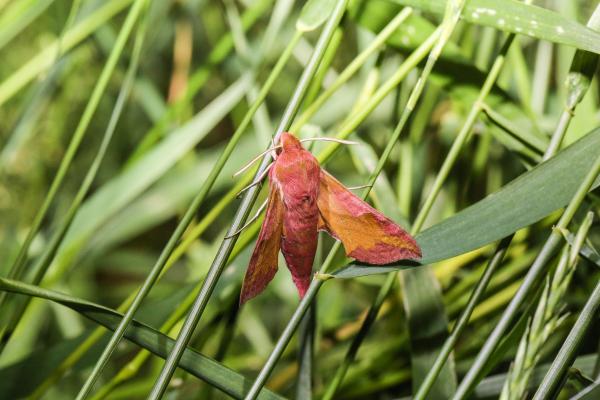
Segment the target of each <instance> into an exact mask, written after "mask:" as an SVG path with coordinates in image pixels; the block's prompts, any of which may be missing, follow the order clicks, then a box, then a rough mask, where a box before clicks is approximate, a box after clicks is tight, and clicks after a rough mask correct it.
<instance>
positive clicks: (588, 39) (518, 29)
mask: <svg viewBox="0 0 600 400" xmlns="http://www.w3.org/2000/svg"><path fill="white" fill-rule="evenodd" d="M393 1H394V2H395V3H398V4H402V5H406V6H411V7H414V8H417V9H421V10H423V11H427V12H431V13H434V14H438V15H442V14H443V13H444V2H441V1H438V0H393ZM463 18H464V20H465V21H468V22H471V23H473V24H480V25H486V26H492V27H494V28H497V29H499V30H502V31H505V32H512V33H514V34H521V35H527V36H531V37H534V38H536V39H540V40H547V41H549V42H554V43H561V44H566V45H569V46H573V47H575V48H578V49H581V50H588V51H591V52H594V53H600V34H599V33H597V32H594V31H593V30H591V29H589V28H588V27H586V26H584V25H581V24H579V23H577V22H575V21H573V20H571V19H569V18H567V17H565V16H563V15H561V14H560V13H558V12H554V11H551V10H547V9H544V8H541V7H538V6H533V5H529V4H524V3H522V2H519V1H516V0H471V1H469V2H468V4H467V5H466V6H465V12H464V13H463Z"/></svg>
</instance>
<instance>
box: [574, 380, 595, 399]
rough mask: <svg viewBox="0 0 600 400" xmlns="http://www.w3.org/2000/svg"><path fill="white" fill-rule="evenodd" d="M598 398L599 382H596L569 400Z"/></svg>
mask: <svg viewBox="0 0 600 400" xmlns="http://www.w3.org/2000/svg"><path fill="white" fill-rule="evenodd" d="M598 397H600V381H596V382H594V384H593V385H590V386H588V387H586V388H585V389H583V390H582V391H581V392H579V393H577V394H576V395H575V396H573V397H571V399H570V400H595V399H597V398H598Z"/></svg>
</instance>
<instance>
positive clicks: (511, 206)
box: [331, 128, 600, 278]
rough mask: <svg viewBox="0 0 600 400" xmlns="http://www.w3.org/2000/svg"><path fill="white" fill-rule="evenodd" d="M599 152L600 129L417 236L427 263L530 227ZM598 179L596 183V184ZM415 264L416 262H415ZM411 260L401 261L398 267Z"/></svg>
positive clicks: (571, 189)
mask: <svg viewBox="0 0 600 400" xmlns="http://www.w3.org/2000/svg"><path fill="white" fill-rule="evenodd" d="M599 152H600V128H598V129H595V130H593V131H591V132H590V133H588V134H587V135H585V136H584V137H583V138H581V139H580V140H578V141H577V142H576V143H574V144H572V145H571V146H569V147H567V148H566V149H564V150H562V151H561V152H560V153H558V154H557V155H556V156H555V157H553V158H551V159H550V160H548V161H546V162H544V163H542V164H540V165H539V166H537V167H535V168H533V169H532V170H530V171H528V172H526V173H524V174H522V175H521V176H519V177H518V178H517V179H515V180H513V181H512V182H510V183H509V184H507V185H505V186H504V187H503V188H502V189H500V190H499V191H498V192H496V193H493V194H491V195H489V196H487V197H485V198H484V199H483V200H481V201H479V202H477V203H475V204H473V205H472V206H470V207H468V208H466V209H465V210H463V211H461V212H459V213H458V214H456V215H454V216H452V217H450V218H448V219H446V220H444V221H442V222H440V223H438V224H436V225H434V226H432V227H431V228H429V229H427V230H425V231H423V232H422V233H420V234H419V235H417V236H416V240H417V242H418V243H419V245H420V246H421V250H422V252H423V259H422V260H421V263H422V264H423V265H427V264H432V263H434V262H438V261H441V260H445V259H448V258H452V257H455V256H457V255H460V254H464V253H467V252H469V251H472V250H475V249H478V248H480V247H482V246H484V245H486V244H488V243H492V242H495V241H497V240H500V239H502V238H503V237H505V236H507V235H509V234H511V233H513V232H516V231H517V230H519V229H521V228H523V227H525V226H529V225H531V224H533V223H535V222H537V221H539V220H540V219H542V218H544V217H545V216H547V215H548V214H550V213H551V212H553V211H555V210H557V209H559V208H561V207H563V206H565V205H566V204H567V203H568V202H569V200H571V197H572V196H573V194H574V193H575V191H576V189H577V187H578V185H579V184H580V183H581V181H582V179H583V177H584V176H585V174H586V173H587V172H588V171H589V168H590V167H591V165H592V163H593V162H594V158H595V157H596V156H597V154H598V153H599ZM599 184H600V178H598V179H597V180H596V181H595V182H594V188H595V187H597V186H598V185H599ZM413 265H414V264H413ZM410 266H411V264H409V263H406V262H404V263H398V264H397V265H395V267H397V268H399V269H406V268H409V267H410ZM388 268H392V266H389V267H384V268H382V267H372V266H368V265H364V264H360V263H354V264H351V265H349V266H347V267H344V268H342V269H340V270H338V271H335V272H333V273H332V274H331V276H332V277H335V278H355V277H357V276H364V275H372V274H376V273H382V272H387V271H388Z"/></svg>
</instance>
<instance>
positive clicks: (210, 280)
mask: <svg viewBox="0 0 600 400" xmlns="http://www.w3.org/2000/svg"><path fill="white" fill-rule="evenodd" d="M345 9H346V0H340V1H338V4H337V5H336V8H335V9H334V11H333V14H332V15H331V16H330V19H329V21H327V24H326V25H325V27H324V28H323V31H322V33H321V36H320V37H319V40H318V42H317V45H316V46H315V50H314V52H313V55H312V56H311V59H310V61H309V63H308V65H307V67H306V68H305V69H304V72H303V73H302V76H301V77H300V80H299V82H298V84H297V86H296V90H295V91H294V94H293V96H292V99H291V100H290V102H289V103H288V105H287V107H286V110H285V112H284V114H283V117H282V119H281V122H280V124H279V126H278V128H277V131H276V132H275V135H274V140H277V138H278V137H279V135H280V134H281V133H282V132H283V131H285V130H287V129H288V128H289V127H290V125H291V123H292V120H293V119H294V117H295V116H296V114H297V112H298V109H299V108H300V105H301V103H302V100H303V98H304V95H305V94H306V90H307V89H308V86H309V85H310V80H311V78H312V76H313V75H314V73H315V72H316V70H317V67H318V65H319V63H320V61H321V59H322V57H323V54H324V53H325V50H326V48H327V44H328V43H329V40H330V39H331V36H332V35H333V32H334V30H335V28H336V27H337V25H338V24H339V21H340V19H341V17H342V15H343V13H344V11H345ZM269 162H270V156H269V155H266V156H265V157H264V158H263V161H262V162H261V164H260V167H259V169H258V170H257V172H256V175H255V178H256V177H259V176H261V175H262V173H263V172H264V170H265V169H266V168H267V166H268V164H269ZM258 192H259V187H257V186H254V187H252V188H250V189H249V190H248V191H246V194H245V195H244V198H243V200H242V204H241V205H240V207H239V209H238V212H237V213H236V215H235V217H234V220H233V224H232V225H231V227H230V229H229V231H228V233H227V235H226V238H225V239H224V240H223V241H222V242H221V246H220V247H219V250H218V252H217V255H216V257H215V259H214V260H213V263H212V265H211V267H210V269H209V271H208V274H207V276H206V279H205V280H204V283H203V284H202V287H201V289H200V292H199V293H198V297H197V298H196V301H195V302H194V304H193V305H192V308H191V311H190V313H189V314H188V316H187V318H186V320H185V322H184V324H183V327H182V328H181V331H180V332H179V335H178V336H177V340H176V342H175V345H174V346H173V349H172V350H171V352H170V354H169V356H168V357H167V360H166V362H165V364H164V366H163V368H162V370H161V372H160V375H159V377H158V379H157V380H156V382H155V384H154V386H153V388H152V391H151V392H150V395H149V396H148V398H149V399H159V398H160V397H161V396H162V395H163V394H164V392H165V390H166V389H167V385H168V384H169V381H170V380H171V377H172V376H173V373H174V372H175V369H176V368H177V364H178V363H179V360H180V358H181V356H182V354H183V351H184V350H185V348H186V346H187V344H188V342H189V341H190V339H191V336H192V334H193V331H194V329H195V328H196V325H197V323H198V321H199V320H200V317H201V316H202V313H203V312H204V309H205V307H206V304H208V300H209V298H210V295H211V294H212V292H213V290H214V287H215V285H216V283H217V281H218V279H219V277H220V275H221V273H222V271H223V269H224V268H225V265H226V264H227V260H228V258H229V254H230V253H231V251H232V250H233V246H234V245H235V242H236V240H237V235H236V236H233V237H229V238H228V236H230V235H232V234H233V233H234V232H237V231H238V230H239V229H240V227H242V226H243V225H244V222H245V221H246V218H247V217H248V213H249V212H250V209H251V208H252V205H253V203H254V201H255V200H256V197H257V196H258ZM257 394H258V393H257Z"/></svg>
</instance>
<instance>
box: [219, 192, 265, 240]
mask: <svg viewBox="0 0 600 400" xmlns="http://www.w3.org/2000/svg"><path fill="white" fill-rule="evenodd" d="M268 201H269V199H267V200H265V201H264V202H263V203H262V205H261V206H260V207H259V209H258V211H256V214H255V215H254V217H252V218H251V219H250V221H248V222H246V223H245V224H244V226H242V227H241V228H240V229H238V230H237V231H235V232H233V233H232V234H231V235H228V236H225V239H231V238H232V237H234V236H236V235H239V234H240V233H242V231H243V230H244V229H246V228H247V227H249V226H250V225H252V223H253V222H254V221H256V220H257V219H258V217H260V214H261V213H262V212H263V210H264V209H265V207H266V206H267V202H268Z"/></svg>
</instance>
